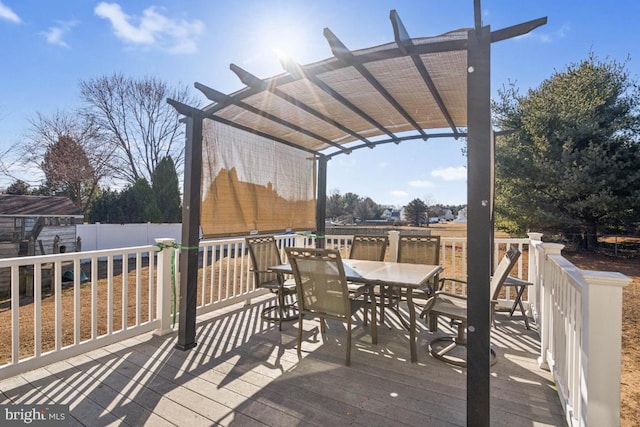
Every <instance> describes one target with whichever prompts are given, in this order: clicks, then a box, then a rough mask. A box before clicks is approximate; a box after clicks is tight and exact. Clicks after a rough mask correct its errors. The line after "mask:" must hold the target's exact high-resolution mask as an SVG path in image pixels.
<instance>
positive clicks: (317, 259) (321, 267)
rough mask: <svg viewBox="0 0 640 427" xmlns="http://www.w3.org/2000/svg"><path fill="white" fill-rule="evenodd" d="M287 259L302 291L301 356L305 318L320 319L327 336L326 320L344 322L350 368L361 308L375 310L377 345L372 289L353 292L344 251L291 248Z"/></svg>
mask: <svg viewBox="0 0 640 427" xmlns="http://www.w3.org/2000/svg"><path fill="white" fill-rule="evenodd" d="M286 252H287V258H288V260H289V263H290V264H291V269H292V271H293V275H294V278H295V281H296V289H297V291H298V322H299V324H298V356H299V357H300V356H301V352H302V331H303V319H304V317H305V316H308V317H317V318H319V319H320V330H321V332H322V334H323V335H325V333H326V325H325V320H326V319H333V320H338V321H341V322H344V323H345V325H346V327H347V345H346V351H347V356H346V365H347V366H349V365H350V364H351V321H352V317H353V315H354V314H355V313H356V312H357V310H358V309H360V308H362V309H364V310H365V312H366V311H367V310H368V311H371V318H372V322H371V340H372V343H373V344H376V343H377V340H378V338H377V329H376V311H375V303H374V302H372V301H373V300H369V297H373V292H372V287H370V286H364V287H362V286H361V290H360V291H359V292H357V293H352V292H349V288H348V285H347V279H346V276H345V273H344V266H343V265H342V259H341V257H340V252H338V251H337V250H330V249H299V248H287V249H286Z"/></svg>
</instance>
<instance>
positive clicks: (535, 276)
mask: <svg viewBox="0 0 640 427" xmlns="http://www.w3.org/2000/svg"><path fill="white" fill-rule="evenodd" d="M541 237H542V236H541V235H540V234H537V233H536V234H533V233H532V235H531V238H532V240H531V245H530V253H529V256H530V258H529V259H530V263H529V269H530V273H529V276H530V277H531V278H532V279H531V280H532V281H533V282H534V283H535V289H536V291H537V294H535V295H534V297H533V298H532V299H531V306H532V311H533V313H534V316H535V318H536V321H537V323H538V332H539V333H540V344H541V346H540V347H541V349H540V359H539V362H540V365H541V366H542V367H545V368H548V369H550V370H551V372H552V373H553V376H554V379H555V381H556V385H557V388H558V395H559V396H560V400H561V401H562V403H563V405H564V407H565V415H566V417H567V423H568V424H569V425H570V426H618V425H620V362H621V332H622V289H623V288H624V287H625V286H626V285H628V284H629V283H630V282H631V279H630V278H629V277H627V276H624V275H622V274H620V273H615V272H598V271H587V270H581V269H579V268H577V267H576V266H575V265H573V264H572V263H570V262H569V261H568V260H567V259H565V258H564V257H563V256H562V255H561V254H560V252H561V250H562V248H563V247H564V246H563V245H559V244H555V243H542V242H541V241H540V238H541Z"/></svg>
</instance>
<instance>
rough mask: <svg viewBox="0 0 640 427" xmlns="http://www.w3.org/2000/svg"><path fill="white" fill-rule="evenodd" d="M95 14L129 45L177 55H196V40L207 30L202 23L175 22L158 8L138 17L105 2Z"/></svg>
mask: <svg viewBox="0 0 640 427" xmlns="http://www.w3.org/2000/svg"><path fill="white" fill-rule="evenodd" d="M94 13H95V14H96V15H97V16H99V17H101V18H104V19H107V20H109V21H110V22H111V26H112V27H113V31H114V33H115V35H116V37H118V38H119V39H120V40H122V41H124V42H125V43H130V44H133V45H138V46H155V47H159V48H161V49H164V50H166V51H168V52H170V53H175V54H188V53H194V52H196V50H197V46H196V38H197V36H198V35H199V34H201V33H202V31H203V29H204V25H203V23H202V21H199V20H194V21H192V22H187V21H184V20H181V21H175V20H173V19H171V18H169V17H167V16H165V15H162V14H161V13H160V12H158V10H157V9H156V8H155V7H149V8H147V9H145V10H144V11H143V12H142V17H140V18H136V17H131V16H129V15H127V14H126V13H124V11H123V10H122V8H121V7H120V5H119V4H117V3H105V2H102V3H100V4H98V6H96V8H95V9H94ZM136 21H137V25H136Z"/></svg>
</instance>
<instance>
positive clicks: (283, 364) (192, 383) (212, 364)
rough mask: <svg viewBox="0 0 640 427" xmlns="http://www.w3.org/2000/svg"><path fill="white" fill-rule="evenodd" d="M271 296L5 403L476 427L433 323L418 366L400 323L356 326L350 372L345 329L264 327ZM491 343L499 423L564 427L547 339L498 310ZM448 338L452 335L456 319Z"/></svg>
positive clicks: (220, 420)
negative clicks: (193, 332)
mask: <svg viewBox="0 0 640 427" xmlns="http://www.w3.org/2000/svg"><path fill="white" fill-rule="evenodd" d="M267 303H271V301H270V300H269V299H268V298H263V299H261V300H258V301H257V302H256V303H254V304H253V305H249V306H242V305H236V306H231V307H228V308H226V309H224V310H221V311H218V312H215V313H212V314H209V315H207V316H203V317H201V318H199V325H198V330H197V338H196V340H197V342H198V345H197V347H195V348H194V349H191V350H190V351H186V352H184V351H180V350H177V349H175V348H174V346H175V343H176V340H177V337H176V334H175V333H174V334H170V335H167V336H163V337H158V336H155V335H153V334H143V335H140V336H137V337H134V338H130V339H128V340H126V341H123V342H120V343H117V344H113V345H109V346H106V347H103V348H101V349H98V350H95V351H92V352H89V353H86V354H83V355H79V356H76V357H73V358H70V359H67V360H65V361H62V362H58V363H55V364H52V365H49V366H47V367H45V368H42V369H38V370H35V371H31V372H27V373H25V374H23V375H20V376H17V377H13V378H9V379H7V380H4V381H1V382H0V403H2V404H8V403H12V404H36V403H46V404H52V403H63V404H68V405H70V408H71V415H72V417H73V419H72V420H71V421H72V425H87V426H94V425H132V426H133V425H151V426H169V425H180V426H185V425H186V426H189V427H196V426H205V425H207V426H208V425H225V426H233V425H240V426H252V425H255V426H264V425H278V426H304V425H315V426H326V425H366V426H387V425H408V426H423V425H429V426H463V425H465V424H466V371H465V369H461V368H458V367H453V366H449V365H446V364H444V363H442V362H440V361H438V360H436V359H434V358H432V357H430V356H429V355H428V354H427V343H428V341H429V340H430V339H432V338H433V337H434V334H431V333H430V332H428V330H427V328H426V325H424V323H421V324H420V330H419V333H418V351H419V354H418V362H417V363H410V357H409V343H408V333H406V331H403V330H401V329H400V325H399V322H398V321H397V319H394V317H393V316H392V315H391V316H387V319H386V324H385V325H384V326H381V327H379V328H378V345H376V346H374V345H372V344H371V336H370V334H369V333H370V326H367V327H362V326H361V325H360V323H359V322H358V324H357V325H356V326H355V327H354V330H353V348H352V354H351V366H350V367H346V366H345V365H344V358H345V348H344V344H345V342H346V339H345V333H346V332H345V328H344V325H342V324H340V323H337V322H330V323H329V327H328V332H327V335H326V339H323V338H322V337H321V335H320V332H319V323H318V322H317V321H314V320H311V319H310V320H305V322H304V334H303V336H304V342H303V346H302V348H303V354H302V358H301V359H300V360H299V359H298V356H297V353H296V348H295V346H296V340H297V322H286V323H285V324H283V331H282V332H279V331H278V329H277V327H276V326H275V325H273V324H270V323H265V322H262V321H261V320H260V311H261V309H262V308H263V307H264V305H265V304H267ZM497 316H498V328H497V329H492V346H493V347H494V349H495V350H496V352H497V354H498V363H497V364H496V365H495V366H494V367H493V368H492V378H491V393H492V396H491V424H492V425H496V426H502V425H504V426H507V425H508V426H531V425H534V424H535V425H550V426H564V425H566V423H565V420H564V414H563V412H562V408H561V406H560V402H559V399H558V397H557V393H556V391H555V388H554V385H553V382H552V381H551V379H550V374H549V373H548V372H546V371H543V370H541V369H539V368H538V366H537V363H536V358H537V354H538V353H537V352H539V343H538V339H537V335H536V333H535V332H534V331H527V330H525V329H524V324H523V322H522V321H521V320H516V319H509V318H508V317H507V316H506V315H503V314H498V315H497ZM441 326H442V327H441V331H439V332H438V333H439V334H443V333H450V332H451V330H450V328H449V327H448V326H447V325H446V324H444V323H443V324H442V325H441Z"/></svg>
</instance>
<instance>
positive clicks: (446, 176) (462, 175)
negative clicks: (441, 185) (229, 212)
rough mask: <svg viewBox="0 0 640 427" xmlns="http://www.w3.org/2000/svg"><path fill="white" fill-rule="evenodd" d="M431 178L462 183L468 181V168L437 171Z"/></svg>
mask: <svg viewBox="0 0 640 427" xmlns="http://www.w3.org/2000/svg"><path fill="white" fill-rule="evenodd" d="M431 176H435V177H438V178H441V179H442V180H444V181H462V180H465V179H467V168H465V167H464V166H458V167H455V168H454V167H448V168H443V169H436V170H434V171H432V172H431Z"/></svg>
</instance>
